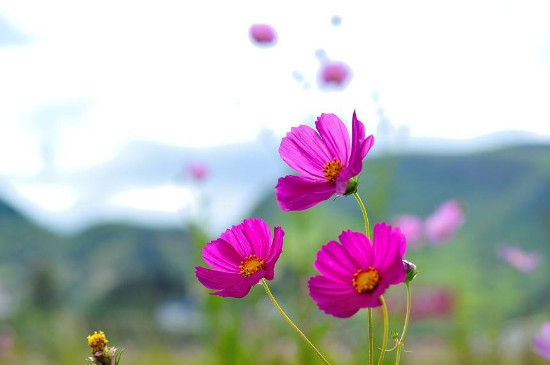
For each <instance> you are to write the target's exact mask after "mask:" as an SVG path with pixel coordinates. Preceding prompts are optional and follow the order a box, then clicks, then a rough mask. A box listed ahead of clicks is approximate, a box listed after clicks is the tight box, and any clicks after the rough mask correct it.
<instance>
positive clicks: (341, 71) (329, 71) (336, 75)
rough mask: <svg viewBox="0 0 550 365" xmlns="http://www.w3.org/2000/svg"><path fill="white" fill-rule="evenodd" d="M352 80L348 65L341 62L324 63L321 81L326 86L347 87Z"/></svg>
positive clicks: (320, 75)
mask: <svg viewBox="0 0 550 365" xmlns="http://www.w3.org/2000/svg"><path fill="white" fill-rule="evenodd" d="M350 78H351V70H350V68H349V66H348V65H346V64H345V63H344V62H340V61H323V62H322V64H321V69H320V71H319V80H320V82H321V84H322V85H324V86H331V85H333V86H338V87H343V86H345V85H346V84H347V83H348V82H349V80H350Z"/></svg>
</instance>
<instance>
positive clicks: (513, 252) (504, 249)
mask: <svg viewBox="0 0 550 365" xmlns="http://www.w3.org/2000/svg"><path fill="white" fill-rule="evenodd" d="M498 253H499V256H500V257H501V258H502V259H503V260H504V261H506V262H507V263H508V264H510V265H511V266H513V267H515V268H516V269H518V270H519V271H521V272H523V273H530V272H531V271H533V270H534V269H535V268H536V267H537V266H538V263H539V260H540V255H539V253H538V252H526V251H523V250H522V249H521V248H520V247H518V246H509V245H503V246H501V247H500V248H499V250H498Z"/></svg>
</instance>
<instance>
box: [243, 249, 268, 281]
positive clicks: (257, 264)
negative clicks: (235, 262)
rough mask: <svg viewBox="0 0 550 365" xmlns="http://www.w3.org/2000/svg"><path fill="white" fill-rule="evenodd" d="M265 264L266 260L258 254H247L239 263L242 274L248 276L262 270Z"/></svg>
mask: <svg viewBox="0 0 550 365" xmlns="http://www.w3.org/2000/svg"><path fill="white" fill-rule="evenodd" d="M264 264H265V262H264V260H260V259H259V258H258V256H256V255H250V256H246V257H245V259H244V260H243V261H241V264H240V265H239V268H240V269H241V275H242V276H244V277H245V278H247V277H249V276H250V275H252V274H255V273H257V272H258V271H260V270H262V269H263V268H264Z"/></svg>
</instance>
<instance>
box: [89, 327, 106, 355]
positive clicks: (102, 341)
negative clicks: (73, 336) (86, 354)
mask: <svg viewBox="0 0 550 365" xmlns="http://www.w3.org/2000/svg"><path fill="white" fill-rule="evenodd" d="M107 342H109V341H108V340H107V338H106V337H105V333H103V331H99V332H97V331H94V334H93V335H89V336H88V346H90V347H91V348H92V354H95V353H96V352H98V351H103V349H104V348H105V345H107Z"/></svg>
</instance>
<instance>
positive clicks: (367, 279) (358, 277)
mask: <svg viewBox="0 0 550 365" xmlns="http://www.w3.org/2000/svg"><path fill="white" fill-rule="evenodd" d="M379 281H380V276H379V275H378V271H377V270H375V269H373V268H372V266H369V268H368V269H367V270H363V269H359V270H357V272H356V273H355V274H353V279H352V283H353V287H354V288H355V290H357V292H358V293H359V294H366V293H369V292H371V291H373V290H374V289H376V287H377V286H378V282H379Z"/></svg>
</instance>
